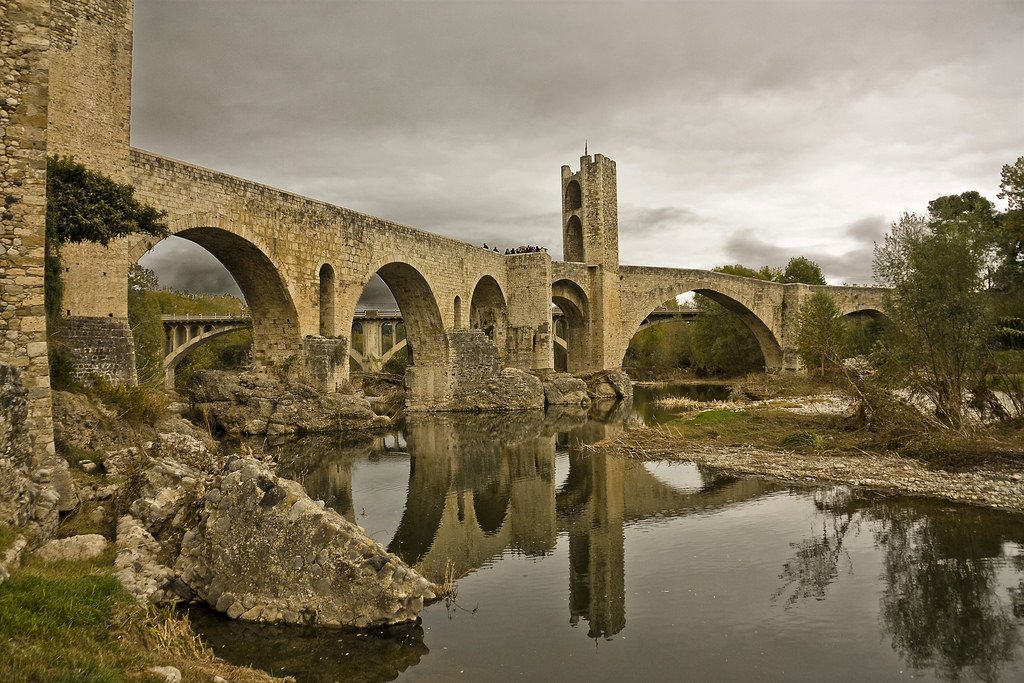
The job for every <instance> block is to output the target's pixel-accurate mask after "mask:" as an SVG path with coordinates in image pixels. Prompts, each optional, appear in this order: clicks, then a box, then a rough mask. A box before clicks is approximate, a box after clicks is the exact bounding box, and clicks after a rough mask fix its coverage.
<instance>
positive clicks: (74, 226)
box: [46, 156, 167, 320]
mask: <svg viewBox="0 0 1024 683" xmlns="http://www.w3.org/2000/svg"><path fill="white" fill-rule="evenodd" d="M163 218H164V213H163V212H162V211H158V210H157V209H154V208H153V207H151V206H147V205H146V204H143V203H142V202H140V201H138V200H137V199H135V189H134V188H133V187H132V186H131V185H121V184H120V183H115V182H114V181H113V180H111V179H110V178H107V177H106V176H103V175H101V174H99V173H96V172H94V171H90V170H88V169H87V168H86V167H85V166H83V165H82V164H79V163H77V162H76V161H75V160H74V159H73V158H71V157H57V156H51V157H47V160H46V313H47V316H48V317H49V319H50V320H56V319H57V318H58V317H59V315H60V310H61V300H62V299H63V295H64V285H63V281H62V279H61V273H62V272H63V267H62V263H61V258H60V251H61V247H63V246H64V245H65V244H68V243H73V244H74V243H80V242H96V243H99V244H102V245H103V246H107V244H109V243H110V240H113V239H117V238H119V237H125V236H127V235H131V234H133V233H143V234H146V235H153V236H155V237H164V236H166V235H167V226H166V225H165V224H164V223H163Z"/></svg>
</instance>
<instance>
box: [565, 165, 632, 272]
mask: <svg viewBox="0 0 1024 683" xmlns="http://www.w3.org/2000/svg"><path fill="white" fill-rule="evenodd" d="M615 185H616V183H615V162H614V161H612V160H611V159H609V158H608V157H606V156H604V155H603V154H595V155H594V157H593V158H591V157H590V156H589V155H587V156H583V157H580V170H579V171H577V172H576V173H573V172H572V169H570V168H569V167H568V166H562V254H563V256H562V258H563V259H564V260H566V261H569V262H572V263H586V264H587V265H591V266H596V265H600V266H604V267H605V268H606V269H608V270H610V271H613V272H615V271H618V268H619V206H618V197H617V193H616V189H615Z"/></svg>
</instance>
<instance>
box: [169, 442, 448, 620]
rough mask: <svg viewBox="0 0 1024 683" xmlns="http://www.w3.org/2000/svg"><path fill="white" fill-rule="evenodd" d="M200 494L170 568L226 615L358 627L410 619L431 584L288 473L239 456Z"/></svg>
mask: <svg viewBox="0 0 1024 683" xmlns="http://www.w3.org/2000/svg"><path fill="white" fill-rule="evenodd" d="M228 469H229V473H228V474H227V475H225V476H224V477H222V478H221V479H220V480H219V481H218V484H217V486H216V487H214V488H211V489H210V490H209V491H208V492H207V493H206V496H205V497H204V504H203V507H202V511H201V512H200V520H201V521H200V523H199V525H198V526H196V527H195V528H194V529H192V530H191V531H189V532H188V533H186V534H185V537H184V539H183V540H182V544H181V556H180V558H179V561H178V564H177V565H176V570H179V571H180V575H181V579H182V581H183V582H184V583H185V584H186V585H188V586H189V588H191V589H192V590H193V591H195V593H196V595H197V596H198V597H199V598H200V599H202V600H204V601H206V602H207V603H208V604H209V605H211V606H213V607H214V609H216V610H217V611H220V612H224V613H226V614H227V615H228V617H230V618H232V619H235V618H237V619H243V620H247V621H272V622H273V621H284V622H286V623H304V624H320V625H327V626H356V627H360V628H365V627H369V626H379V625H385V624H396V623H401V622H405V621H412V620H414V619H415V618H416V615H417V614H418V613H419V611H420V610H421V609H422V607H423V602H424V600H431V599H433V598H434V597H435V594H434V591H433V586H432V584H431V583H430V582H428V581H427V580H426V579H425V578H423V577H421V576H420V575H419V574H417V573H416V572H415V571H413V570H412V569H410V568H409V567H408V566H407V565H406V564H405V563H404V562H402V561H401V560H400V559H398V557H397V556H395V555H392V554H390V553H388V552H387V551H386V550H385V549H384V548H383V546H381V545H380V544H378V543H377V542H376V541H374V540H373V539H371V538H369V537H368V536H366V535H365V534H364V533H363V532H362V530H361V529H360V528H359V527H357V526H355V525H353V524H352V523H351V522H349V521H348V520H346V519H344V518H343V517H341V515H339V514H337V513H336V512H334V511H333V510H331V509H329V508H326V507H325V506H324V504H323V503H322V502H314V501H312V500H311V499H310V498H309V496H307V495H306V493H305V491H304V490H303V488H302V487H301V486H300V485H299V484H298V483H296V482H294V481H290V480H288V479H283V478H279V477H276V476H274V474H273V473H272V472H270V470H269V469H267V467H266V466H265V465H264V464H263V463H261V462H259V461H258V460H255V459H253V458H237V459H234V460H232V461H231V462H230V464H229V465H228Z"/></svg>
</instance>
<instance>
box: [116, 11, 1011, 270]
mask: <svg viewBox="0 0 1024 683" xmlns="http://www.w3.org/2000/svg"><path fill="white" fill-rule="evenodd" d="M134 59H135V68H134V84H133V89H134V91H133V102H134V109H133V114H132V142H133V144H134V145H135V146H137V147H141V148H143V149H147V150H151V151H153V152H157V153H159V154H164V155H167V156H171V157H175V158H178V159H183V160H186V161H190V162H193V163H196V164H200V165H202V166H207V167H210V168H214V169H217V170H221V171H225V172H228V173H232V174H235V175H240V176H243V177H246V178H251V179H253V180H256V181H259V182H263V183H267V184H269V185H273V186H275V187H280V188H283V189H286V190H290V191H292V192H297V193H300V194H303V195H307V196H310V197H314V198H317V199H322V200H326V201H329V202H332V203H336V204H340V205H342V206H346V207H349V208H352V209H356V210H359V211H363V212H366V213H370V214H374V215H378V216H382V217H384V218H388V219H391V220H394V221H398V222H400V223H404V224H407V225H411V226H414V227H417V228H422V229H425V230H430V231H433V232H438V233H442V234H445V235H450V236H454V237H458V238H462V239H465V240H467V241H470V242H474V243H481V242H487V243H488V244H497V245H498V246H499V247H501V248H504V247H505V246H514V245H516V244H524V243H534V244H542V245H547V246H548V247H549V248H550V250H551V252H552V255H553V256H554V257H555V258H561V232H560V218H559V217H560V207H561V204H560V198H559V191H560V180H559V178H560V176H559V169H560V167H561V165H562V164H570V165H571V166H572V167H573V168H574V169H576V168H578V165H579V157H580V155H581V154H582V153H583V147H584V141H585V140H586V141H588V144H589V150H590V152H591V153H592V154H593V153H595V152H600V153H602V154H605V155H606V156H608V157H611V158H612V159H614V160H615V161H616V163H617V165H618V195H619V240H620V254H621V261H622V262H623V263H630V264H647V265H660V266H679V267H698V268H707V267H712V266H715V265H721V264H724V263H733V262H741V263H744V264H746V265H749V266H753V267H757V266H760V265H762V264H766V263H767V264H770V265H776V266H779V265H784V264H785V262H786V261H787V260H788V259H789V258H790V257H791V256H796V255H803V256H807V257H809V258H812V259H814V260H815V261H817V262H818V263H819V264H820V265H821V266H822V268H823V269H824V271H825V274H826V276H827V277H828V279H829V280H830V281H831V282H833V283H841V282H858V283H869V282H871V251H872V242H873V241H874V240H877V239H879V238H880V236H881V235H882V234H883V233H884V231H885V230H887V228H888V226H889V223H891V221H893V220H894V219H896V218H897V217H898V215H899V213H900V212H901V211H904V210H914V211H921V210H923V209H924V208H925V206H926V204H927V202H928V201H929V200H930V199H933V198H935V197H937V196H940V195H943V194H951V193H959V192H964V191H967V190H978V191H980V192H981V193H982V194H984V195H986V196H988V197H989V198H990V199H992V200H994V201H996V192H997V191H998V185H999V170H1000V168H1001V166H1002V165H1003V164H1006V163H1011V162H1012V161H1013V160H1014V159H1016V158H1017V157H1018V156H1021V155H1024V2H1020V1H1019V0H1015V1H1014V2H1006V3H1000V2H988V1H986V2H979V1H971V2H931V1H921V2H867V1H863V0H861V1H857V2H835V1H827V0H819V1H816V2H775V1H767V0H765V1H760V2H732V1H727V0H719V1H715V2H637V1H635V0H634V1H631V2H557V1H556V2H551V1H549V0H545V1H544V2H518V1H515V0H501V1H497V0H495V1H488V0H475V1H464V2H447V1H440V0H438V1H430V0H420V1H418V2H397V1H395V2H392V1H387V0H374V1H372V2H345V1H343V0H330V1H326V0H325V1H312V0H292V1H288V2H286V1H284V0H281V1H275V2H258V1H254V0H238V1H234V0H209V1H202V2H201V1H198V0H192V1H175V0H135V48H134ZM997 203H998V204H999V206H1003V203H1002V202H1001V201H998V202H997ZM179 242H180V240H179ZM185 256H186V254H185V252H184V251H183V249H182V247H180V246H178V247H175V246H173V245H168V246H167V247H165V248H164V250H163V253H157V254H155V255H151V256H149V257H147V260H146V261H145V262H144V263H145V264H146V265H148V266H149V267H153V268H155V269H157V270H158V273H159V274H160V276H161V283H162V284H164V285H169V286H176V287H181V286H183V285H184V284H185V283H186V282H187V281H188V280H192V281H193V282H201V283H202V284H200V285H198V286H202V287H205V288H207V289H214V290H216V289H217V287H218V286H221V285H223V282H220V281H221V280H223V278H224V276H223V274H218V273H217V271H216V270H215V269H209V268H206V267H203V266H201V265H197V264H199V261H198V260H197V259H196V258H194V257H193V256H187V258H184V257H185ZM184 261H187V262H188V264H189V265H188V267H187V268H181V267H180V264H182V263H183V262H184ZM175 263H177V264H178V265H177V266H175V265H173V264H175ZM176 276H177V279H176ZM218 278H219V280H218ZM218 282H220V284H218Z"/></svg>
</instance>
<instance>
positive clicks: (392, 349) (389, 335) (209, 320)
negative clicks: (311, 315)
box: [160, 310, 408, 389]
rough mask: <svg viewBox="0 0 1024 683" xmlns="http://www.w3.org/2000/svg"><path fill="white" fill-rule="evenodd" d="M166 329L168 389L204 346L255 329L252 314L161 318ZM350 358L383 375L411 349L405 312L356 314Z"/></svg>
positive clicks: (370, 370)
mask: <svg viewBox="0 0 1024 683" xmlns="http://www.w3.org/2000/svg"><path fill="white" fill-rule="evenodd" d="M160 319H161V322H162V323H163V328H164V386H165V387H166V388H168V389H173V388H174V371H175V369H176V368H177V367H178V365H179V364H180V363H181V362H182V361H183V360H185V359H186V358H187V357H188V356H189V355H190V354H191V353H192V352H193V351H195V350H196V348H198V347H199V346H200V345H202V344H204V343H206V342H208V341H209V340H211V339H215V338H217V337H219V336H221V335H224V334H227V333H229V332H234V331H236V330H243V329H248V328H251V327H252V317H251V316H249V315H244V314H240V315H197V314H170V315H161V316H160ZM351 338H352V347H351V348H350V349H349V358H350V359H351V360H352V362H353V363H354V364H355V366H356V367H357V368H358V369H359V370H360V371H363V372H380V371H381V369H382V368H383V367H384V365H385V364H386V363H387V362H388V361H389V360H391V358H392V357H394V356H395V355H396V354H398V353H400V352H401V351H402V350H403V349H405V348H407V346H408V344H407V341H406V339H405V329H404V325H403V324H402V313H401V311H397V310H396V311H376V310H366V311H356V314H355V317H354V318H353V320H352V337H351Z"/></svg>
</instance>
